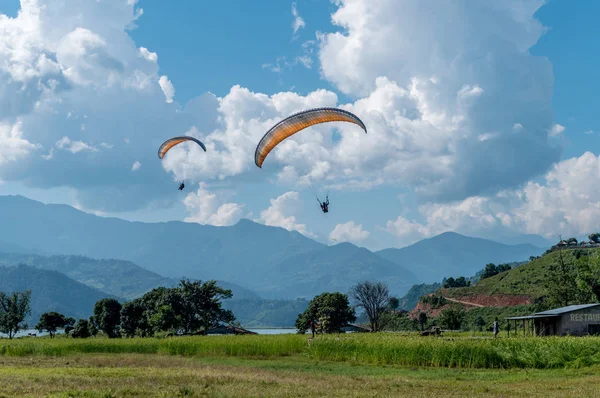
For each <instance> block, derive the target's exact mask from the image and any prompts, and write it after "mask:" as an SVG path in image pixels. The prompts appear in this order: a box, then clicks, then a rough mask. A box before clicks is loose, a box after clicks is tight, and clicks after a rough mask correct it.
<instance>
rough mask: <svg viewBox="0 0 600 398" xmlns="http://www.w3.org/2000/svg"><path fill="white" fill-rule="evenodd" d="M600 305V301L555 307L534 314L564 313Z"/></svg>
mask: <svg viewBox="0 0 600 398" xmlns="http://www.w3.org/2000/svg"><path fill="white" fill-rule="evenodd" d="M599 305H600V303H594V304H579V305H570V306H568V307H562V308H555V309H553V310H549V311H543V312H536V313H535V314H534V315H562V314H566V313H568V312H573V311H579V310H584V309H586V308H592V307H597V306H599Z"/></svg>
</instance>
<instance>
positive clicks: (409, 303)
mask: <svg viewBox="0 0 600 398" xmlns="http://www.w3.org/2000/svg"><path fill="white" fill-rule="evenodd" d="M441 287H442V284H441V283H432V284H426V283H422V284H420V285H414V286H412V287H411V288H410V289H409V290H408V292H407V293H406V294H405V295H404V296H403V297H402V298H400V308H401V309H403V310H405V311H410V310H412V309H413V308H415V306H416V305H417V304H418V303H419V300H420V299H421V297H423V296H427V295H428V294H431V293H434V292H436V291H437V290H439V289H440V288H441Z"/></svg>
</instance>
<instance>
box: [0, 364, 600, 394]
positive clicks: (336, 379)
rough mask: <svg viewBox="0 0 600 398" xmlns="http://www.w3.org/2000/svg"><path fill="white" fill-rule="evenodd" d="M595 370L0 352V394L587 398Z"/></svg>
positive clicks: (599, 375) (598, 375) (598, 378)
mask: <svg viewBox="0 0 600 398" xmlns="http://www.w3.org/2000/svg"><path fill="white" fill-rule="evenodd" d="M599 371H600V368H589V369H587V370H584V371H581V370H579V371H576V370H573V369H566V370H564V369H563V370H543V371H542V370H530V371H523V370H503V371H498V370H468V371H467V370H460V369H444V368H438V369H422V368H399V367H393V366H374V365H353V364H349V363H330V362H322V361H313V360H311V359H309V358H307V357H305V356H292V357H285V358H273V359H263V360H256V359H254V360H253V359H242V358H233V357H228V358H227V357H223V358H209V357H207V358H185V357H180V356H168V355H167V356H164V355H148V354H86V355H82V354H74V355H69V356H66V357H58V358H56V357H44V356H42V357H0V397H57V398H58V397H60V398H67V397H98V398H100V397H102V398H104V397H111V398H112V397H202V396H211V397H280V396H281V397H314V396H331V397H385V396H415V397H426V396H436V397H465V396H480V395H485V396H486V397H506V396H522V397H542V396H543V397H565V396H594V394H596V393H597V386H598V385H599V383H600V372H599Z"/></svg>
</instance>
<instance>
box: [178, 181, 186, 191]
mask: <svg viewBox="0 0 600 398" xmlns="http://www.w3.org/2000/svg"><path fill="white" fill-rule="evenodd" d="M183 188H185V184H184V183H183V182H182V183H181V184H179V188H178V189H179V190H180V191H183Z"/></svg>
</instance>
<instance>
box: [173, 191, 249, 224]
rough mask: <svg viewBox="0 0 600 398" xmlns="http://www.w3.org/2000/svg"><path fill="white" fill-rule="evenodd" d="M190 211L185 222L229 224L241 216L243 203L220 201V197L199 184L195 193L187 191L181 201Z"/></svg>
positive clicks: (235, 221)
mask: <svg viewBox="0 0 600 398" xmlns="http://www.w3.org/2000/svg"><path fill="white" fill-rule="evenodd" d="M183 203H184V204H185V207H186V208H187V211H188V212H189V213H190V215H189V216H188V217H186V218H185V221H187V222H196V223H200V224H209V225H215V226H229V225H233V224H235V223H237V222H238V221H239V220H240V219H241V218H242V216H243V211H244V205H240V204H238V203H222V201H221V199H220V198H219V197H218V196H217V195H216V194H215V193H212V192H209V191H208V190H206V189H205V187H204V186H203V185H202V184H201V185H200V188H199V189H198V191H197V192H195V193H189V194H188V195H187V196H186V197H185V200H184V202H183Z"/></svg>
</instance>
